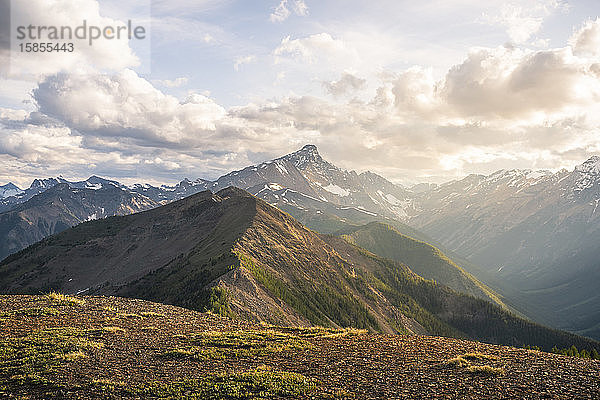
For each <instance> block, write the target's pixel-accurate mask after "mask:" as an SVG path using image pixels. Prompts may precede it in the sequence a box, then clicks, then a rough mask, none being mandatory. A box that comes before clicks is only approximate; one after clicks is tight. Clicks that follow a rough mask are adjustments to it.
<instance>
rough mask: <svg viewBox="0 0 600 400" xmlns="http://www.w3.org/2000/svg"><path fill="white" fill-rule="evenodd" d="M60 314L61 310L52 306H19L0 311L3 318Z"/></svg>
mask: <svg viewBox="0 0 600 400" xmlns="http://www.w3.org/2000/svg"><path fill="white" fill-rule="evenodd" d="M58 314H60V311H59V310H57V309H56V308H52V307H30V308H19V309H17V310H12V311H4V312H2V313H0V317H2V318H3V319H4V318H6V317H48V316H53V315H58Z"/></svg>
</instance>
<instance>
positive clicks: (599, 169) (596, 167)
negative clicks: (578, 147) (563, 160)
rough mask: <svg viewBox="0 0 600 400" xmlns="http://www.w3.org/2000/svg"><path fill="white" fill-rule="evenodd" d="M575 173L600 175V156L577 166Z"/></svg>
mask: <svg viewBox="0 0 600 400" xmlns="http://www.w3.org/2000/svg"><path fill="white" fill-rule="evenodd" d="M575 171H577V172H581V173H583V174H589V175H598V174H600V156H592V157H590V158H589V159H587V160H586V161H585V162H584V163H583V164H581V165H578V166H576V167H575Z"/></svg>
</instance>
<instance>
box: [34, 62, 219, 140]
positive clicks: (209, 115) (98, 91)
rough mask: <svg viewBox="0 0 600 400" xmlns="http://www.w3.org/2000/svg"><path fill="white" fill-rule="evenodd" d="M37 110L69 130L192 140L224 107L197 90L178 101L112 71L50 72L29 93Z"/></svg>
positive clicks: (132, 76)
mask: <svg viewBox="0 0 600 400" xmlns="http://www.w3.org/2000/svg"><path fill="white" fill-rule="evenodd" d="M34 97H35V100H36V101H37V104H38V106H39V109H40V111H41V112H43V113H45V114H47V115H50V116H52V117H54V118H58V119H60V120H61V121H64V122H65V124H66V125H67V126H69V127H71V128H73V129H77V130H79V131H81V132H86V133H88V134H94V135H97V136H114V137H128V138H131V139H135V140H137V141H139V142H143V141H147V142H149V143H164V144H182V143H189V142H191V143H193V142H194V141H195V140H196V138H197V137H198V135H201V134H202V133H203V132H205V131H211V130H214V129H215V123H216V121H217V120H219V119H220V118H221V117H223V115H224V114H225V110H224V109H223V108H222V107H221V106H219V105H217V104H216V103H214V102H213V101H212V100H210V99H208V98H206V97H205V96H202V95H200V94H193V95H190V96H188V97H187V98H186V99H185V100H183V101H181V102H180V101H179V100H177V99H176V98H175V97H173V96H169V95H165V94H164V93H162V92H161V91H159V90H157V89H156V88H154V87H153V86H152V85H151V84H150V83H149V82H148V81H146V80H145V79H143V78H140V77H139V76H137V75H136V74H135V73H134V72H133V71H131V70H124V71H123V72H120V73H118V74H115V75H88V76H79V75H75V76H71V75H66V74H62V75H56V76H52V77H49V78H47V79H46V80H45V81H43V82H41V83H40V85H39V87H38V88H37V89H36V90H35V91H34Z"/></svg>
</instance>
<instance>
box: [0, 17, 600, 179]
mask: <svg viewBox="0 0 600 400" xmlns="http://www.w3.org/2000/svg"><path fill="white" fill-rule="evenodd" d="M597 24H598V23H597V21H591V22H589V23H586V24H585V25H584V26H583V27H582V28H581V30H579V31H578V32H576V33H575V34H574V35H573V37H572V39H571V42H570V43H571V46H565V47H562V48H552V49H544V50H532V49H530V48H526V47H525V48H523V47H517V46H510V45H507V46H501V47H495V48H483V47H482V48H475V49H472V50H471V51H470V52H469V54H467V55H466V56H465V57H464V58H463V60H461V61H460V62H457V63H455V65H453V66H452V67H451V68H449V69H448V70H447V71H446V73H445V74H443V75H440V76H438V77H436V76H435V74H434V72H433V70H432V69H431V68H427V67H421V66H413V67H410V68H397V69H395V70H384V71H381V74H379V77H380V79H378V80H377V81H376V82H375V83H373V82H369V81H368V80H367V79H364V78H362V77H365V78H370V77H369V76H368V75H364V74H363V73H362V72H361V71H360V70H359V71H356V70H355V69H354V68H353V67H348V66H347V65H346V66H347V68H346V69H342V70H341V71H340V72H336V74H335V75H333V73H329V72H328V75H329V76H339V78H337V79H336V80H333V81H328V82H326V83H325V84H324V86H325V89H327V90H328V91H329V92H330V93H332V94H334V95H336V94H337V95H338V96H340V95H343V94H347V93H349V92H351V91H353V90H357V89H358V90H362V88H363V87H365V85H366V89H368V90H362V91H361V94H363V93H364V94H365V98H363V99H360V98H359V99H356V98H352V99H351V100H347V98H342V99H341V100H340V99H339V98H337V99H335V100H336V101H332V100H331V99H329V100H327V99H323V98H319V97H315V96H308V95H305V96H297V95H289V96H287V97H283V98H279V99H276V100H271V101H260V100H256V101H255V102H253V103H251V104H247V105H245V106H242V107H233V108H231V109H229V110H225V109H224V108H223V107H222V106H220V105H219V104H217V103H215V102H214V101H213V100H212V99H210V98H208V96H202V95H199V94H195V93H192V94H191V95H190V97H188V98H185V99H178V98H176V97H173V96H169V95H167V94H165V93H163V92H161V91H160V90H158V89H157V88H156V87H154V86H152V85H151V84H150V83H149V82H148V81H147V80H145V79H143V78H141V77H140V76H138V75H137V74H135V73H134V72H132V71H130V70H125V71H122V72H120V73H117V74H112V75H106V74H91V75H87V76H83V75H74V76H73V75H64V74H59V75H55V76H50V77H47V78H46V79H45V80H44V81H43V82H41V83H40V85H39V88H38V89H37V90H36V91H35V92H34V98H35V100H36V102H37V106H38V113H27V112H24V111H15V110H0V130H1V134H0V171H1V172H0V179H5V178H8V177H10V176H17V177H21V178H20V179H26V178H27V179H29V177H32V176H35V175H36V174H37V175H39V171H40V170H44V171H48V172H47V173H48V174H50V173H54V172H53V171H57V173H56V174H58V173H61V172H64V171H65V170H68V171H73V173H74V174H80V175H90V174H91V173H98V174H104V175H108V176H112V177H115V178H122V179H123V180H124V181H127V180H133V179H134V178H135V180H137V181H146V180H151V179H164V180H167V181H173V180H178V179H180V178H182V177H184V176H188V177H192V178H195V177H206V178H214V177H216V176H217V175H219V174H221V173H225V172H228V171H229V170H231V169H236V168H240V167H243V166H245V165H248V164H252V163H256V162H259V161H261V160H264V159H268V158H271V157H275V156H278V155H281V154H283V153H285V152H288V151H293V150H295V149H297V148H299V147H301V146H302V145H303V144H306V143H316V144H317V145H319V147H320V150H321V151H322V153H323V154H324V156H326V157H327V158H329V159H331V160H332V161H334V162H335V163H337V164H340V165H341V166H343V167H345V168H352V169H358V170H366V169H369V170H373V171H376V172H379V173H381V174H383V175H384V176H387V177H389V178H391V179H396V180H402V179H409V180H412V181H416V180H422V179H427V180H436V181H441V180H446V179H449V178H454V177H456V176H459V175H461V174H464V173H469V172H491V170H492V169H496V168H501V167H503V166H505V165H506V164H508V163H510V165H511V166H515V167H531V166H532V165H534V164H535V165H536V168H537V167H539V168H546V167H553V166H556V167H558V166H561V167H562V166H564V165H565V164H569V163H570V162H580V161H582V159H584V158H585V157H586V156H587V155H588V154H587V153H590V152H594V151H600V137H599V136H598V134H597V132H598V129H599V127H600V101H598V100H599V99H600V66H599V65H600V64H599V63H598V60H597V55H596V54H594V53H593V52H590V51H587V50H586V51H584V49H588V48H589V46H592V48H593V45H591V44H593V43H595V42H594V40H595V39H594V38H595V32H596V31H595V30H596V26H597ZM571 48H573V49H574V50H573V51H572V50H571ZM275 53H277V54H276V56H278V57H281V58H282V60H285V61H282V62H289V63H292V62H294V63H297V64H302V63H304V64H303V65H305V66H306V65H308V63H307V61H312V62H314V63H317V62H318V61H323V62H326V61H328V60H331V58H337V59H341V60H342V62H340V64H346V63H347V60H353V59H354V55H355V54H361V55H363V53H360V52H357V51H356V47H355V46H350V45H348V43H347V41H346V40H341V39H336V38H334V36H332V35H329V34H326V33H322V34H317V35H312V36H307V37H303V38H298V39H291V38H287V39H284V41H282V43H281V46H279V49H278V50H277V51H276V52H275ZM328 57H329V58H328ZM359 58H360V57H356V59H359ZM228 60H231V58H228ZM331 61H332V62H334V61H336V60H331ZM337 61H338V62H339V60H337ZM240 65H241V64H240ZM284 66H286V67H287V66H289V65H288V64H286V65H284ZM286 71H287V69H286ZM343 71H346V72H343ZM347 71H352V72H347ZM337 74H340V75H337ZM315 75H316V74H315ZM321 76H322V75H321ZM359 76H360V77H361V78H359ZM283 77H284V75H281V79H283ZM286 79H287V78H286ZM174 81H177V80H176V79H175V80H174ZM365 81H366V82H365ZM315 82H316V83H317V84H319V85H321V84H322V82H323V80H322V79H318V80H315ZM369 83H370V84H372V85H376V87H370V86H369V85H368V84H369ZM371 89H373V90H371ZM367 96H368V97H367ZM90 160H93V161H92V163H93V164H92V165H90ZM103 171H104V173H103ZM5 180H8V179H5Z"/></svg>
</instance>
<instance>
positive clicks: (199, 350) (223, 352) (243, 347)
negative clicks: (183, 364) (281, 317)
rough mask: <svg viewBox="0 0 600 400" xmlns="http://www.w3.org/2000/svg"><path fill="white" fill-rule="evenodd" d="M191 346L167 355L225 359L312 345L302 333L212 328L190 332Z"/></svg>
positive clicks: (187, 340) (188, 339)
mask: <svg viewBox="0 0 600 400" xmlns="http://www.w3.org/2000/svg"><path fill="white" fill-rule="evenodd" d="M185 341H186V342H187V344H188V345H187V346H184V347H177V348H175V349H172V350H169V351H167V352H165V353H164V354H163V356H164V357H167V358H195V359H225V358H239V357H255V356H264V355H268V354H274V353H278V352H281V351H286V350H301V349H307V348H310V347H312V345H311V344H310V342H308V341H307V340H305V339H303V338H302V337H301V336H300V335H298V334H293V333H285V332H279V331H276V330H273V329H267V330H239V331H227V332H218V331H208V332H201V333H197V334H194V335H190V336H189V337H188V338H187V339H185Z"/></svg>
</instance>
